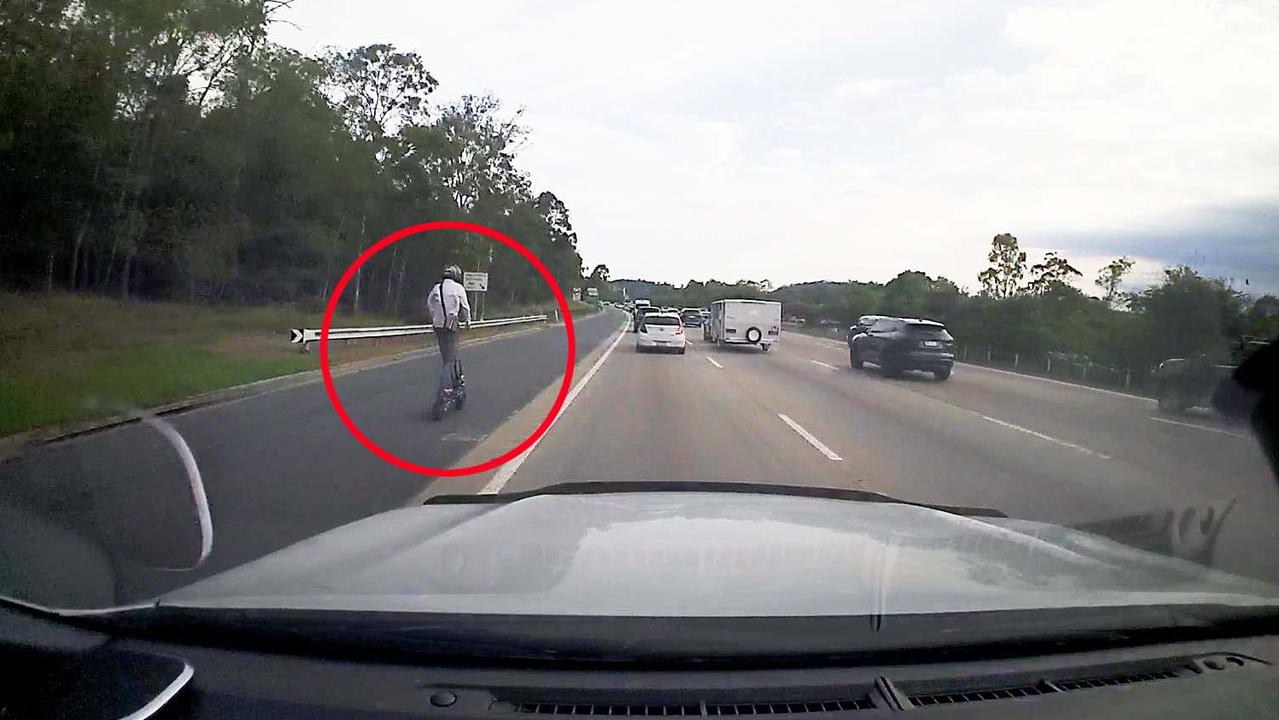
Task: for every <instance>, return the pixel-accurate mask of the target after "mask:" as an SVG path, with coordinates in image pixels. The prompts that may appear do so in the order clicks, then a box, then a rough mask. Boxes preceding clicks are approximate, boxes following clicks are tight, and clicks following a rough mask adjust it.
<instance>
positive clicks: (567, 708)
mask: <svg viewBox="0 0 1279 720" xmlns="http://www.w3.org/2000/svg"><path fill="white" fill-rule="evenodd" d="M507 707H508V708H509V709H511V710H512V711H514V712H515V713H518V714H521V715H594V716H616V717H702V716H706V717H711V716H714V717H726V716H735V715H795V714H799V713H837V712H850V711H853V710H872V709H874V708H875V703H874V702H872V701H871V699H870V696H869V695H865V696H862V697H860V698H853V699H848V700H812V701H805V702H749V703H706V704H705V705H701V704H698V705H629V704H605V703H551V702H516V703H510V704H509V705H507ZM703 708H705V709H704V710H703Z"/></svg>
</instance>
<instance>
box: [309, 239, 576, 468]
mask: <svg viewBox="0 0 1279 720" xmlns="http://www.w3.org/2000/svg"><path fill="white" fill-rule="evenodd" d="M435 230H461V231H463V232H473V233H478V234H480V235H484V236H485V237H487V238H489V239H491V240H496V241H498V242H500V243H502V244H503V245H505V246H507V247H509V248H511V249H513V250H515V251H516V252H518V253H519V254H520V256H521V257H523V258H524V259H525V260H527V261H528V262H529V264H531V265H532V266H533V267H535V268H537V271H538V272H539V273H541V275H542V279H543V280H545V281H546V284H547V285H548V286H550V288H551V292H552V293H554V294H555V301H556V303H558V304H559V306H560V312H561V313H562V314H563V316H564V335H565V338H566V339H567V344H568V353H567V357H566V358H565V363H564V381H563V382H561V383H560V391H559V393H558V394H557V395H556V396H555V403H554V404H553V405H551V410H550V412H548V413H547V414H546V417H545V418H543V419H542V422H541V424H540V425H538V426H537V428H536V429H534V430H533V432H532V433H531V434H530V435H529V436H528V437H526V438H524V441H523V442H521V443H520V444H519V445H516V446H515V447H514V448H512V449H511V450H509V451H507V452H505V453H503V454H501V455H498V456H497V457H494V458H491V459H489V460H486V461H484V462H482V463H479V464H476V465H470V466H467V467H460V468H433V467H429V466H427V465H418V464H417V463H412V462H409V461H408V460H405V459H403V458H401V457H399V456H397V455H395V454H393V453H391V452H388V451H386V450H384V449H382V447H381V446H379V445H378V444H377V443H375V442H373V441H372V440H371V439H369V437H368V436H366V435H365V434H364V433H363V432H362V431H361V430H360V428H359V426H357V425H356V424H355V421H353V420H351V417H350V416H349V415H347V413H346V408H345V407H343V406H342V400H341V399H340V398H339V397H338V393H337V390H336V389H335V388H334V387H333V374H332V372H331V371H330V369H329V328H330V327H331V326H332V323H333V313H334V311H336V310H337V307H338V301H339V300H340V299H341V298H342V292H343V291H344V290H346V286H347V284H348V283H350V282H351V278H352V277H354V276H355V273H356V271H358V270H359V269H360V267H362V266H363V265H364V263H366V262H368V261H369V259H370V258H372V257H373V256H374V255H376V254H378V253H379V252H381V251H382V250H385V249H386V248H388V247H390V246H391V245H394V244H395V243H397V242H399V241H400V240H403V239H404V238H406V237H409V236H410V235H416V234H418V233H424V232H432V231H435ZM576 358H577V335H576V333H575V332H574V330H573V315H572V314H571V313H570V312H569V309H568V301H567V300H566V299H565V298H564V292H563V291H562V290H560V286H559V283H557V282H555V276H553V275H551V271H550V270H548V269H547V268H546V266H545V265H543V264H542V261H541V260H539V259H538V258H537V256H536V255H534V254H533V253H532V252H531V251H529V249H528V248H526V247H524V246H523V245H521V244H520V243H518V242H517V241H515V240H514V239H513V238H511V237H509V236H507V235H504V234H503V233H501V232H498V231H497V230H494V229H493V228H490V227H486V226H484V225H479V224H476V223H470V222H461V221H454V220H442V221H437V222H426V223H418V224H417V225H410V226H408V227H406V228H401V229H400V230H396V231H395V232H393V233H391V234H390V235H387V236H386V237H384V238H382V239H381V240H379V241H377V242H376V243H374V244H373V245H371V246H370V247H369V248H368V249H367V250H365V251H364V252H362V253H360V256H359V257H357V258H356V259H355V262H353V263H351V266H350V267H348V268H347V269H346V272H345V273H343V274H342V277H341V279H339V280H338V282H337V285H336V286H334V288H333V293H332V295H330V296H329V304H328V307H326V308H325V310H324V322H323V324H322V325H320V372H321V373H322V374H323V376H324V389H325V391H326V392H327V393H328V395H329V402H331V403H332V404H333V409H334V410H336V411H337V415H338V418H340V419H341V420H342V424H343V425H345V426H346V429H347V431H348V432H350V433H351V435H352V436H354V437H355V439H356V440H359V441H360V444H362V445H363V446H364V447H366V448H368V450H369V451H370V452H372V453H373V454H374V455H377V456H378V457H380V458H382V459H383V460H385V461H386V462H388V463H390V464H392V465H394V466H396V467H398V468H400V469H401V470H408V471H409V472H414V473H418V474H419V475H429V476H431V477H460V476H463V475H473V474H475V473H481V472H484V471H486V470H492V469H493V468H496V467H499V466H501V465H504V464H506V463H507V462H510V461H511V460H512V459H514V458H515V457H516V456H517V455H519V454H520V453H522V452H524V451H525V450H527V449H529V448H530V447H532V446H533V443H535V442H537V441H538V440H539V439H540V438H541V437H542V435H544V434H546V431H547V430H549V429H550V428H551V423H553V422H555V418H556V417H557V416H558V415H559V413H560V409H561V408H563V407H564V400H565V399H566V398H567V397H568V391H569V388H570V387H572V385H573V365H574V362H575V360H576Z"/></svg>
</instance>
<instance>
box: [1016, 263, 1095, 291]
mask: <svg viewBox="0 0 1279 720" xmlns="http://www.w3.org/2000/svg"><path fill="white" fill-rule="evenodd" d="M1077 277H1083V273H1081V272H1079V271H1078V270H1076V269H1075V267H1074V266H1073V265H1071V264H1070V263H1069V262H1068V261H1067V260H1066V258H1064V257H1060V256H1059V255H1057V253H1055V252H1050V253H1048V254H1047V255H1045V256H1044V259H1043V262H1038V263H1035V264H1034V265H1032V266H1031V267H1030V283H1029V284H1027V286H1026V290H1027V292H1029V293H1031V294H1032V295H1043V294H1045V293H1048V292H1050V291H1053V290H1057V291H1060V287H1061V286H1063V285H1069V283H1070V280H1071V278H1077Z"/></svg>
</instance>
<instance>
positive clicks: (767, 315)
mask: <svg viewBox="0 0 1279 720" xmlns="http://www.w3.org/2000/svg"><path fill="white" fill-rule="evenodd" d="M781 336H782V304H781V303H779V302H776V301H773V300H716V301H715V302H713V303H711V317H710V320H708V321H707V322H706V324H705V325H703V326H702V338H703V339H704V340H706V341H707V342H713V343H715V344H716V345H721V346H722V345H725V344H734V345H758V346H760V348H762V349H763V350H765V351H767V350H768V349H769V348H770V347H772V346H773V345H774V344H775V343H776V342H777V341H778V340H780V339H781Z"/></svg>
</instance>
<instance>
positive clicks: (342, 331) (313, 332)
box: [289, 315, 546, 352]
mask: <svg viewBox="0 0 1279 720" xmlns="http://www.w3.org/2000/svg"><path fill="white" fill-rule="evenodd" d="M545 320H546V315H523V316H520V317H513V318H497V319H493V320H476V321H474V322H472V323H471V327H473V328H486V327H500V326H502V325H520V324H522V323H532V322H544V321H545ZM432 332H434V328H433V327H431V326H430V325H392V326H387V327H364V328H329V340H365V339H373V338H389V337H404V336H407V335H430V334H431V333H432ZM289 335H290V337H289V342H290V343H293V344H301V345H302V350H303V352H305V351H306V350H307V347H308V345H309V344H310V343H313V342H319V341H320V329H319V328H292V329H290V330H289Z"/></svg>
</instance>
